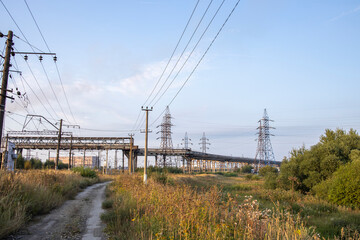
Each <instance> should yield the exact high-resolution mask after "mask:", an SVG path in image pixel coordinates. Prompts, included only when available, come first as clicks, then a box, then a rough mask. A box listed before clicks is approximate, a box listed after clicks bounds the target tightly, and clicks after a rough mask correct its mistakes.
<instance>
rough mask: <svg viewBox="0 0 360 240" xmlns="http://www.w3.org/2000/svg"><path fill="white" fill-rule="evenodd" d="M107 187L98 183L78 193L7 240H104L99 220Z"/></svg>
mask: <svg viewBox="0 0 360 240" xmlns="http://www.w3.org/2000/svg"><path fill="white" fill-rule="evenodd" d="M107 184H108V183H98V184H95V185H93V186H90V187H88V188H86V189H85V190H84V191H82V192H80V193H79V194H78V195H77V196H76V198H75V199H74V200H68V201H66V202H65V203H64V204H63V205H62V206H61V207H60V208H57V209H54V210H53V211H51V212H50V213H49V214H46V215H43V216H40V217H36V218H35V219H34V220H33V221H31V222H30V224H29V225H28V226H27V227H26V228H25V229H22V230H21V231H20V232H19V233H18V234H16V235H14V236H11V237H10V238H8V239H31V240H35V239H98V240H100V239H107V238H106V236H105V234H104V233H103V229H104V227H105V225H104V224H103V223H102V222H101V220H100V215H101V213H102V212H103V210H102V208H101V204H102V202H103V200H104V199H105V187H106V185H107Z"/></svg>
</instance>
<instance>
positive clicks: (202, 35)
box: [153, 0, 225, 107]
mask: <svg viewBox="0 0 360 240" xmlns="http://www.w3.org/2000/svg"><path fill="white" fill-rule="evenodd" d="M224 2H225V0H223V1H222V2H221V4H220V5H219V7H218V8H217V10H216V12H215V14H214V15H213V17H212V18H211V20H210V22H209V23H208V25H207V26H206V28H205V30H204V31H203V33H202V34H201V36H200V38H199V40H198V41H197V42H196V44H195V46H194V47H193V49H192V50H191V52H190V54H189V55H188V56H187V58H186V60H185V61H184V63H183V64H182V66H181V68H180V69H179V70H178V72H177V73H176V75H175V76H174V77H173V79H172V81H171V82H170V84H169V85H168V86H167V87H166V89H165V90H164V91H163V93H162V94H161V95H160V97H159V98H158V99H157V100H156V101H155V103H154V105H153V107H154V106H155V105H156V104H157V103H158V102H159V101H160V99H161V98H162V97H163V96H164V95H165V93H166V92H167V90H168V89H169V88H170V86H171V85H172V84H173V82H174V81H175V79H176V78H177V77H178V76H179V74H180V72H181V71H182V69H183V68H184V67H185V65H186V63H187V62H188V60H189V59H190V57H191V56H192V55H193V53H194V52H195V49H196V48H197V46H198V45H199V43H200V42H201V40H202V39H203V37H204V35H205V33H206V32H207V31H208V29H209V27H210V26H211V24H212V22H213V21H214V19H215V17H216V16H217V14H218V13H219V11H220V9H221V7H222V6H223V4H224ZM153 100H155V98H154V99H153Z"/></svg>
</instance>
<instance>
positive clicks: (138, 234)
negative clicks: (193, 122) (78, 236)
mask: <svg viewBox="0 0 360 240" xmlns="http://www.w3.org/2000/svg"><path fill="white" fill-rule="evenodd" d="M197 178H198V179H199V182H198V185H199V186H200V187H198V188H196V189H194V187H192V186H191V184H193V182H191V181H194V179H191V178H186V177H184V176H181V175H180V176H177V177H176V180H175V181H172V182H171V183H172V184H162V183H158V182H155V181H153V180H152V179H150V181H149V183H148V184H147V185H146V186H145V185H144V184H143V183H142V180H141V178H140V177H139V176H137V175H133V176H129V175H122V176H120V177H119V178H118V179H117V180H116V181H114V182H113V183H112V184H111V185H110V186H109V190H110V191H111V192H112V193H113V195H112V206H113V208H112V210H111V211H108V212H107V213H106V214H104V215H103V220H105V221H106V222H107V223H108V227H107V230H108V232H109V233H110V235H111V236H112V238H113V239H319V237H318V236H317V235H316V234H315V231H314V230H313V229H311V228H307V227H305V226H304V224H303V223H302V221H301V220H300V219H299V217H298V216H292V215H291V214H289V213H288V212H285V211H283V210H280V209H279V208H273V209H265V210H260V209H259V203H258V202H257V201H256V200H254V199H253V198H252V197H251V196H247V197H246V198H245V200H242V201H239V200H238V198H236V197H232V196H231V194H224V192H222V191H221V190H220V189H219V188H218V187H217V186H212V187H211V186H210V185H213V183H212V184H211V182H210V184H209V178H211V179H213V180H214V181H215V180H216V178H215V177H213V176H207V177H206V176H204V177H202V176H197ZM178 182H180V184H178ZM189 184H190V185H189ZM203 186H205V187H204V188H203Z"/></svg>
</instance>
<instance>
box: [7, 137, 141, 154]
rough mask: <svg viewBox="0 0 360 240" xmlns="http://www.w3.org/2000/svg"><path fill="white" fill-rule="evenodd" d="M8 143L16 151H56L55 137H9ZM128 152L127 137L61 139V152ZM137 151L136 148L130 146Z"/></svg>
mask: <svg viewBox="0 0 360 240" xmlns="http://www.w3.org/2000/svg"><path fill="white" fill-rule="evenodd" d="M9 142H12V143H14V144H15V148H16V149H40V150H42V149H56V148H57V144H58V137H56V136H53V137H52V136H10V135H9ZM70 147H71V149H73V150H74V149H75V150H83V149H88V150H105V149H108V150H125V151H126V150H130V138H128V137H67V136H64V137H62V138H61V145H60V149H61V150H67V149H70ZM132 148H133V150H137V149H138V147H137V146H132Z"/></svg>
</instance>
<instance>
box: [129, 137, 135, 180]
mask: <svg viewBox="0 0 360 240" xmlns="http://www.w3.org/2000/svg"><path fill="white" fill-rule="evenodd" d="M134 135H135V134H134V133H129V136H130V152H129V163H128V169H129V173H130V174H131V173H132V172H133V171H132V170H133V162H132V147H133V136H134Z"/></svg>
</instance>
